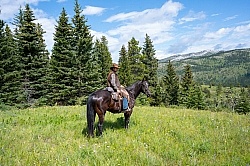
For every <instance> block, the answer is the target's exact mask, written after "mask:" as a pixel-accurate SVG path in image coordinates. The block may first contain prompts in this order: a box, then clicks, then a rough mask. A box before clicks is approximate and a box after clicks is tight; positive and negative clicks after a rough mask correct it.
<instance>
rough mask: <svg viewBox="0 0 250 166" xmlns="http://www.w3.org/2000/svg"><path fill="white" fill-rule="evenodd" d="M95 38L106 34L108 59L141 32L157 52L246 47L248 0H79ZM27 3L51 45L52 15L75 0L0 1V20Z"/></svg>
mask: <svg viewBox="0 0 250 166" xmlns="http://www.w3.org/2000/svg"><path fill="white" fill-rule="evenodd" d="M78 2H79V4H80V5H81V7H82V9H83V14H84V15H85V17H86V19H87V20H88V22H87V24H88V25H90V27H91V33H92V35H94V36H95V38H100V37H101V36H102V35H104V36H106V38H107V39H108V42H109V50H110V52H111V54H112V58H113V61H115V62H117V61H118V58H119V50H120V49H121V46H122V45H125V46H126V47H127V43H128V41H129V40H130V39H131V38H132V37H135V38H136V40H139V42H140V46H142V45H143V42H144V40H145V35H146V33H147V34H148V35H149V36H150V38H151V40H152V41H153V45H154V47H155V50H156V57H157V58H158V59H162V58H165V57H168V56H171V55H174V54H183V53H190V52H198V51H203V50H216V51H218V50H230V49H237V48H250V42H249V39H250V7H249V6H250V0H238V1H237V0H192V1H191V0H120V1H117V0H106V1H104V0H78ZM26 3H28V4H30V6H31V7H32V9H33V11H34V14H35V17H36V19H37V20H36V21H37V22H39V23H41V24H42V26H43V29H44V30H45V31H46V34H45V35H44V38H45V41H46V44H47V48H48V49H49V50H51V49H52V46H53V33H54V27H55V25H56V24H57V23H56V20H58V17H59V15H60V13H61V11H62V8H63V7H64V8H65V9H66V12H67V14H68V15H69V17H70V18H72V16H73V15H74V11H73V8H74V0H14V1H13V0H1V1H0V9H1V14H0V19H3V20H4V21H5V22H7V23H8V24H9V25H10V22H11V21H12V19H13V18H14V15H15V14H17V12H18V9H19V7H20V6H22V7H24V5H25V4H26Z"/></svg>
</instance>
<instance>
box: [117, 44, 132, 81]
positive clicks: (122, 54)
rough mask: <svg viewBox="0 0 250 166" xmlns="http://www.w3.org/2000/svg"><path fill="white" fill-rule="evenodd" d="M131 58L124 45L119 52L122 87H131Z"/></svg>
mask: <svg viewBox="0 0 250 166" xmlns="http://www.w3.org/2000/svg"><path fill="white" fill-rule="evenodd" d="M129 64H130V63H129V57H128V53H127V50H126V47H125V46H124V45H122V48H121V50H120V51H119V66H120V69H119V80H120V82H121V84H122V85H124V86H128V85H130V80H131V79H132V78H131V70H130V66H129Z"/></svg>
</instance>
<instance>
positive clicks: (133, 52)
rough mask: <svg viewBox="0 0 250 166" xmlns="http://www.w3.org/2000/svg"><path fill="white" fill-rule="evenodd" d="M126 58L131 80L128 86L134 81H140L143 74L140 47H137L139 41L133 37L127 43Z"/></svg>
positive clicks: (143, 68) (143, 67)
mask: <svg viewBox="0 0 250 166" xmlns="http://www.w3.org/2000/svg"><path fill="white" fill-rule="evenodd" d="M128 58H129V67H130V71H131V78H132V79H131V80H129V84H132V83H134V82H135V81H138V80H142V79H143V77H144V73H145V64H144V63H143V61H142V60H143V56H142V54H141V47H140V46H139V41H137V40H136V39H135V38H134V37H132V39H131V40H130V41H129V42H128Z"/></svg>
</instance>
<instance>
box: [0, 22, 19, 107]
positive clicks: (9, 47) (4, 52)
mask: <svg viewBox="0 0 250 166" xmlns="http://www.w3.org/2000/svg"><path fill="white" fill-rule="evenodd" d="M0 25H2V24H0ZM0 29H1V34H0V35H1V37H0V77H1V78H0V82H1V83H0V84H1V86H0V100H2V102H3V103H4V104H5V105H11V106H13V105H15V104H16V103H18V101H17V98H18V94H19V91H20V88H19V87H20V86H21V83H20V81H19V80H20V72H19V71H20V68H19V67H18V63H19V59H18V56H17V53H18V51H17V46H16V43H15V40H14V36H13V34H12V32H11V30H10V28H9V26H8V25H6V27H5V30H4V32H3V33H2V30H3V28H0Z"/></svg>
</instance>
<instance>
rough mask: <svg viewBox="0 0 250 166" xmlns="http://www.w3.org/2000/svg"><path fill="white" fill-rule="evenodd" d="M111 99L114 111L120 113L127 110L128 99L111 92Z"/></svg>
mask: <svg viewBox="0 0 250 166" xmlns="http://www.w3.org/2000/svg"><path fill="white" fill-rule="evenodd" d="M111 98H112V99H113V100H114V110H117V111H120V112H121V111H124V110H127V109H128V99H127V98H125V97H122V96H121V95H120V94H119V93H117V92H112V93H111Z"/></svg>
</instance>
